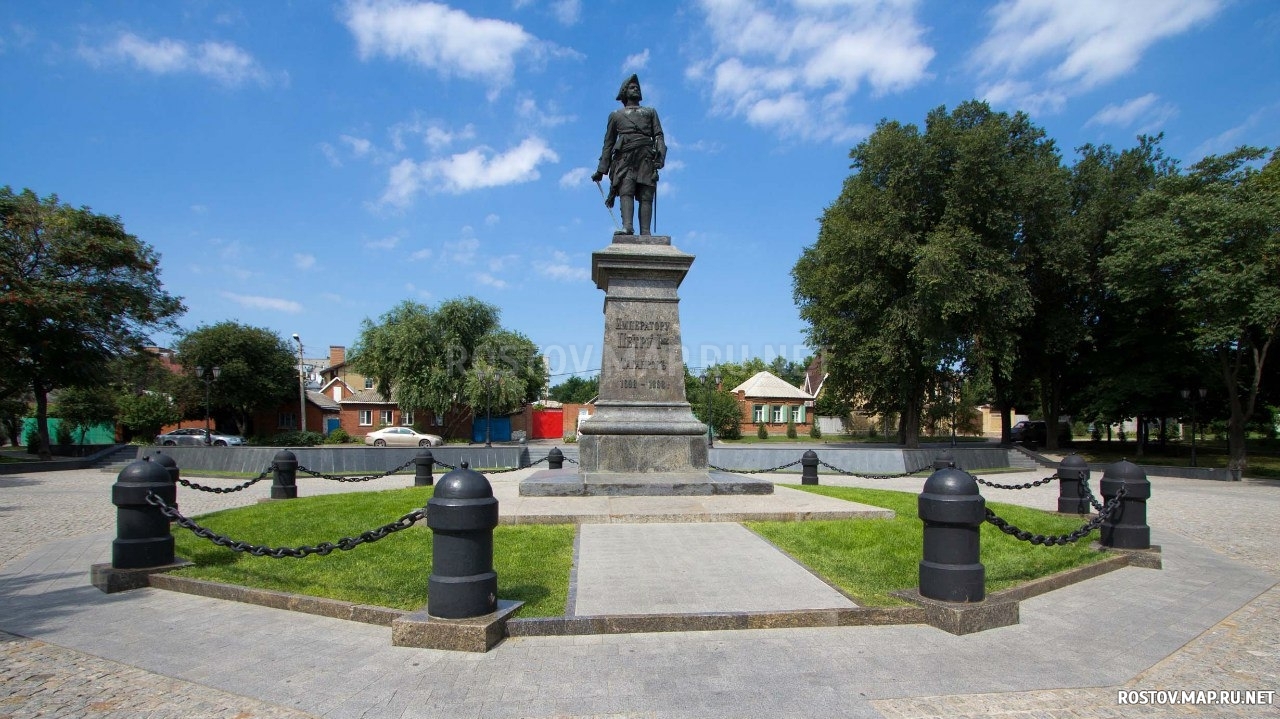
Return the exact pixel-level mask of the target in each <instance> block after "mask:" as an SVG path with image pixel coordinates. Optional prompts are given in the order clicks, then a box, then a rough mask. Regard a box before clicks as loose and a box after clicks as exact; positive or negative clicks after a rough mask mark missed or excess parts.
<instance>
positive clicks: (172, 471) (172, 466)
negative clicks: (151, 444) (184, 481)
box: [149, 450, 182, 521]
mask: <svg viewBox="0 0 1280 719" xmlns="http://www.w3.org/2000/svg"><path fill="white" fill-rule="evenodd" d="M149 459H150V460H151V461H152V462H155V463H156V464H158V465H160V466H161V467H164V469H165V471H166V472H168V473H169V481H170V482H173V486H174V494H173V496H174V499H173V501H172V502H169V506H170V507H173V508H174V509H177V508H178V499H177V497H178V493H177V487H178V480H179V479H180V478H181V477H182V471H181V470H180V469H178V462H177V460H175V459H174V458H173V457H170V456H169V455H167V454H165V453H164V452H161V451H160V450H156V451H155V453H154V454H152V455H151V456H150V457H149ZM165 501H166V502H168V501H169V500H165ZM170 521H172V520H170Z"/></svg>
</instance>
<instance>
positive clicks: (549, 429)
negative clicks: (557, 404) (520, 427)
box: [530, 409, 564, 439]
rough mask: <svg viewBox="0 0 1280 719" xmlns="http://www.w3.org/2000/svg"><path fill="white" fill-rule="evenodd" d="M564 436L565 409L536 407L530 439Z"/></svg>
mask: <svg viewBox="0 0 1280 719" xmlns="http://www.w3.org/2000/svg"><path fill="white" fill-rule="evenodd" d="M563 436H564V410H562V409H535V410H534V411H533V436H532V437H530V439H560V438H561V437H563Z"/></svg>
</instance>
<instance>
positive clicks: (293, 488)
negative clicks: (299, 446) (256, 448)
mask: <svg viewBox="0 0 1280 719" xmlns="http://www.w3.org/2000/svg"><path fill="white" fill-rule="evenodd" d="M271 463H272V464H274V465H275V467H276V477H275V481H274V482H272V483H271V498H272V499H297V498H298V457H297V455H295V454H294V453H293V452H290V451H289V450H287V449H283V450H280V451H279V452H276V456H275V459H272V460H271Z"/></svg>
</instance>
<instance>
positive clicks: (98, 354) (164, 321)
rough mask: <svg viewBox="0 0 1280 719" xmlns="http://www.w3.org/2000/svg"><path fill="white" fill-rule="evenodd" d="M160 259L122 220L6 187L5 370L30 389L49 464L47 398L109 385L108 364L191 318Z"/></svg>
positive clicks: (0, 304) (1, 325) (0, 359)
mask: <svg viewBox="0 0 1280 719" xmlns="http://www.w3.org/2000/svg"><path fill="white" fill-rule="evenodd" d="M159 267H160V258H159V255H157V254H156V252H155V251H154V250H153V249H152V248H151V246H150V245H147V244H146V243H144V242H141V241H139V240H138V238H137V237H135V236H133V235H131V234H129V233H128V232H126V231H125V229H124V223H123V222H121V220H120V218H119V217H109V216H106V215H99V214H96V213H94V212H92V211H91V210H90V209H89V208H88V207H80V208H74V207H72V206H70V205H68V204H65V203H63V202H61V201H59V199H58V197H57V196H56V195H49V196H48V197H45V198H43V199H41V198H39V197H37V196H36V194H35V193H34V192H32V191H30V190H23V191H22V192H21V193H19V194H15V193H14V192H13V191H12V190H11V189H10V188H9V187H7V186H6V187H4V188H0V365H3V366H4V367H5V373H6V374H8V375H9V378H10V379H12V380H18V381H20V382H21V383H22V384H24V385H26V386H27V387H29V388H30V389H31V392H32V395H33V397H34V401H35V406H36V427H37V433H38V435H39V453H40V456H41V458H43V459H48V458H50V457H51V456H52V455H51V454H50V452H49V424H48V416H49V414H48V401H49V393H50V392H52V391H53V390H55V389H59V388H63V387H94V386H101V385H102V384H104V383H106V382H107V381H108V376H107V371H106V369H107V367H108V363H109V361H110V360H111V359H112V358H114V357H119V356H121V355H123V354H126V353H128V352H130V351H134V350H136V349H139V348H141V347H142V346H143V345H145V344H147V343H148V342H147V335H148V333H149V332H151V331H155V330H167V329H172V328H173V327H174V324H173V320H174V318H175V317H177V316H178V315H180V314H181V313H182V312H183V311H184V307H183V306H182V302H181V300H180V299H179V298H177V297H173V296H171V295H169V294H168V293H167V292H165V291H164V288H163V287H162V285H161V283H160V272H159Z"/></svg>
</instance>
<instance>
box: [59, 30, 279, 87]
mask: <svg viewBox="0 0 1280 719" xmlns="http://www.w3.org/2000/svg"><path fill="white" fill-rule="evenodd" d="M80 55H81V56H82V57H84V58H85V59H86V60H88V61H89V62H91V63H93V64H94V65H102V64H106V63H116V62H123V63H129V64H132V65H134V66H135V67H137V68H139V69H141V70H145V71H147V72H150V73H153V74H156V75H178V74H188V73H193V74H196V75H203V76H204V77H207V78H210V79H212V80H214V81H215V82H218V83H220V84H222V85H226V86H228V87H235V86H238V85H242V84H244V83H246V82H255V83H258V84H260V85H266V84H268V83H269V82H270V80H271V77H270V76H269V75H268V73H267V72H266V71H265V70H264V69H263V68H262V66H261V65H260V64H259V63H258V61H257V60H255V59H254V58H253V56H252V55H250V54H249V53H248V52H246V51H244V50H242V49H240V48H239V47H237V46H236V45H233V44H231V43H223V42H204V43H200V44H199V45H190V44H188V43H185V42H183V41H181V40H172V39H169V38H161V39H160V40H156V41H150V40H146V39H144V38H142V37H139V36H138V35H135V34H133V33H131V32H125V33H121V34H120V36H119V37H117V38H116V40H115V42H113V43H110V44H108V45H105V46H103V47H100V48H87V47H86V48H81V50H80ZM282 79H283V77H282Z"/></svg>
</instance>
